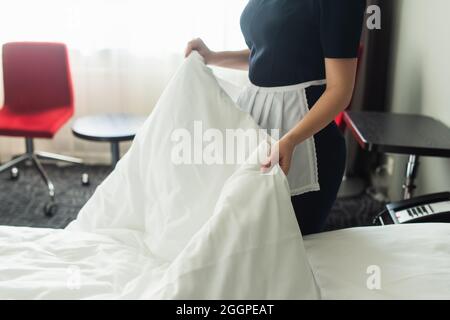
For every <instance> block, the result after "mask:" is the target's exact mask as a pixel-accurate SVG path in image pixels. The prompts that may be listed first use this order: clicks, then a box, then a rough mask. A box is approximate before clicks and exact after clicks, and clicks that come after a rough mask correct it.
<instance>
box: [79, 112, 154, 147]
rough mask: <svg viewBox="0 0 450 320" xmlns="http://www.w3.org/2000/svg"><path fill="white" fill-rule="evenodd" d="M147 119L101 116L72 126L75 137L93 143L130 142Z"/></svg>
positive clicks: (86, 119)
mask: <svg viewBox="0 0 450 320" xmlns="http://www.w3.org/2000/svg"><path fill="white" fill-rule="evenodd" d="M145 120H146V117H141V116H136V115H131V114H125V113H114V114H101V115H94V116H86V117H81V118H79V119H77V120H75V122H74V123H73V125H72V132H73V134H74V135H75V136H77V137H78V138H81V139H85V140H92V141H108V142H118V141H129V140H133V138H134V136H135V135H136V132H137V130H138V129H139V128H140V127H141V126H142V124H143V123H144V122H145Z"/></svg>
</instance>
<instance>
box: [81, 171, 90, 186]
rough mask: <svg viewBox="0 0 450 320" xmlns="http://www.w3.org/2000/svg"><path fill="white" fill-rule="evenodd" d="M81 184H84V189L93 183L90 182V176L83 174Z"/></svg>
mask: <svg viewBox="0 0 450 320" xmlns="http://www.w3.org/2000/svg"><path fill="white" fill-rule="evenodd" d="M81 184H82V185H83V186H84V187H87V186H89V185H90V184H91V182H90V181H89V174H87V173H83V174H82V175H81Z"/></svg>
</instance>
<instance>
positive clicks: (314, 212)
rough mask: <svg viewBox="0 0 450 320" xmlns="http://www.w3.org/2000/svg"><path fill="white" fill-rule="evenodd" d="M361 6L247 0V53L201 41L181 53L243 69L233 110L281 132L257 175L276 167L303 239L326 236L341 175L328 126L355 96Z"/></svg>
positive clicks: (345, 1)
mask: <svg viewBox="0 0 450 320" xmlns="http://www.w3.org/2000/svg"><path fill="white" fill-rule="evenodd" d="M365 8H366V3H365V1H364V0H250V1H249V2H248V4H247V7H246V8H245V10H244V12H243V13H242V16H241V29H242V32H243V34H244V37H245V41H246V43H247V45H248V49H245V50H242V51H227V52H214V51H211V50H210V49H209V48H208V47H207V46H206V45H205V43H204V42H203V41H202V40H201V39H194V40H192V41H191V42H189V43H188V46H187V49H186V56H187V55H189V54H190V52H191V51H192V50H196V51H198V52H199V53H200V54H201V55H202V56H203V58H204V59H205V62H206V63H207V64H210V65H216V66H221V67H227V68H233V69H244V70H247V69H248V71H249V79H250V83H251V84H250V85H249V86H248V87H247V88H245V90H244V91H243V92H242V94H241V95H240V97H239V99H238V105H239V107H240V108H241V109H242V110H244V111H246V112H248V113H249V114H250V115H251V116H252V117H253V118H254V119H255V121H256V122H257V123H258V124H259V126H260V127H262V128H264V129H269V130H270V129H279V130H280V134H281V139H280V140H279V142H278V143H277V145H276V148H273V152H272V154H271V155H270V156H269V157H268V159H267V161H266V162H265V163H264V164H263V166H262V170H263V171H265V170H269V169H270V168H271V167H272V166H273V165H275V164H277V162H279V164H280V166H281V168H282V169H283V171H284V173H285V174H286V175H287V177H288V181H289V186H290V189H291V195H292V198H291V199H292V204H293V207H294V210H295V213H296V217H297V220H298V223H299V226H300V229H301V231H302V234H303V235H308V234H312V233H318V232H321V231H322V230H323V228H324V226H325V221H326V218H327V216H328V214H329V212H330V210H331V208H332V206H333V203H334V202H335V200H336V196H337V193H338V190H339V187H340V184H341V181H342V177H343V174H344V169H345V157H346V145H345V140H344V138H343V137H342V134H341V133H340V131H339V129H338V128H337V126H336V124H335V123H334V121H333V120H334V118H335V117H336V116H337V115H338V114H339V113H340V112H342V111H343V110H344V109H345V108H346V107H347V106H348V105H349V103H350V100H351V97H352V94H353V89H354V83H355V75H356V67H357V55H358V48H359V42H360V36H361V31H362V26H363V18H364V10H365Z"/></svg>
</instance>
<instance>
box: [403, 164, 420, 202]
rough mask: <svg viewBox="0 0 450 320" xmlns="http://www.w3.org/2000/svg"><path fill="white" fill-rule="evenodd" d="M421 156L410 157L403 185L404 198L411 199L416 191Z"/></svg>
mask: <svg viewBox="0 0 450 320" xmlns="http://www.w3.org/2000/svg"><path fill="white" fill-rule="evenodd" d="M419 164H420V162H419V156H416V155H410V156H409V161H408V167H407V169H406V180H405V184H404V185H403V190H404V193H403V198H404V199H411V198H412V197H413V194H414V190H415V189H416V185H415V180H416V177H417V172H418V171H419Z"/></svg>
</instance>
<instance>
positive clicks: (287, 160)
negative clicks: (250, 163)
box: [261, 138, 295, 175]
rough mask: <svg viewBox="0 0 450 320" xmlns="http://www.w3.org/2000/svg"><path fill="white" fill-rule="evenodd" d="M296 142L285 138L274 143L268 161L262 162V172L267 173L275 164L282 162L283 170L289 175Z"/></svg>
mask: <svg viewBox="0 0 450 320" xmlns="http://www.w3.org/2000/svg"><path fill="white" fill-rule="evenodd" d="M294 150H295V144H294V143H292V142H291V141H290V140H289V139H288V138H283V139H281V140H280V141H278V142H277V143H276V144H274V145H273V146H272V148H271V150H270V155H269V157H268V158H267V160H266V161H264V162H263V163H262V164H261V172H263V173H267V172H268V171H270V169H272V168H273V167H274V166H275V165H277V164H280V167H281V170H283V172H284V173H285V174H286V175H287V174H288V173H289V169H290V168H291V161H292V155H293V154H294Z"/></svg>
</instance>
